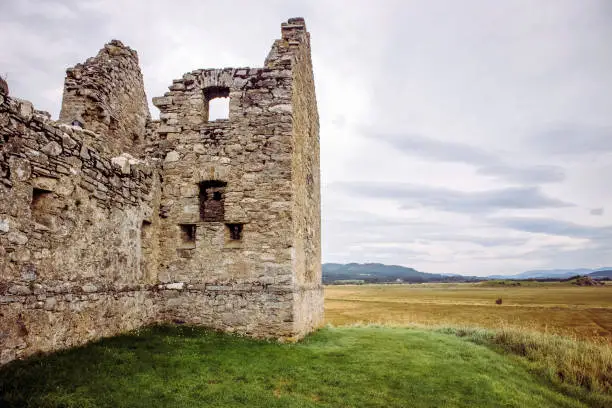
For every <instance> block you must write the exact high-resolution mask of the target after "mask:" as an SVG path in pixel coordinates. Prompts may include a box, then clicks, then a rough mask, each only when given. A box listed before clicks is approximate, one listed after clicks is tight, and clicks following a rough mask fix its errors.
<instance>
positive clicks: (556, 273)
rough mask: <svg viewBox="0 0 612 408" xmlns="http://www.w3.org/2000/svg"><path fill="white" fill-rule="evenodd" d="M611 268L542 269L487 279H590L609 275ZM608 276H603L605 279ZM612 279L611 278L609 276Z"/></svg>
mask: <svg viewBox="0 0 612 408" xmlns="http://www.w3.org/2000/svg"><path fill="white" fill-rule="evenodd" d="M611 271H612V268H597V269H588V268H578V269H542V270H533V271H526V272H522V273H519V274H516V275H490V276H488V278H489V279H567V278H571V277H572V276H576V275H589V276H591V277H600V276H599V275H598V274H602V273H603V274H605V273H611ZM606 276H610V275H603V276H601V277H606ZM610 277H612V276H610Z"/></svg>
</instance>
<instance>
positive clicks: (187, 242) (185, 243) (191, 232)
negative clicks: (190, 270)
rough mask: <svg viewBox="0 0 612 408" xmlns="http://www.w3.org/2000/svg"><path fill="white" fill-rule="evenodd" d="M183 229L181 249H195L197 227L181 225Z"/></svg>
mask: <svg viewBox="0 0 612 408" xmlns="http://www.w3.org/2000/svg"><path fill="white" fill-rule="evenodd" d="M179 226H180V227H181V248H195V243H196V225H195V224H180V225H179Z"/></svg>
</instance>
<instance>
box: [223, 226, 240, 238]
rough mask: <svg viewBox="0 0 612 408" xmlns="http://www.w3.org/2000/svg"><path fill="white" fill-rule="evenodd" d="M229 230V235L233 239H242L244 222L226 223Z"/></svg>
mask: <svg viewBox="0 0 612 408" xmlns="http://www.w3.org/2000/svg"><path fill="white" fill-rule="evenodd" d="M225 225H227V229H228V230H229V237H230V240H232V241H240V240H241V239H242V224H225Z"/></svg>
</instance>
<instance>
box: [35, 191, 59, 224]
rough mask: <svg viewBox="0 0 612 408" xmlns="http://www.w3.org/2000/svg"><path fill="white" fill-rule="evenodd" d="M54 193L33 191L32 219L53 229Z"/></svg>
mask: <svg viewBox="0 0 612 408" xmlns="http://www.w3.org/2000/svg"><path fill="white" fill-rule="evenodd" d="M53 201H54V200H53V192H51V191H49V190H43V189H40V188H34V189H33V190H32V205H31V207H30V208H31V210H32V218H34V221H36V222H37V223H38V224H42V225H45V226H47V227H51V226H52V224H53V212H54V211H53V204H54V203H53Z"/></svg>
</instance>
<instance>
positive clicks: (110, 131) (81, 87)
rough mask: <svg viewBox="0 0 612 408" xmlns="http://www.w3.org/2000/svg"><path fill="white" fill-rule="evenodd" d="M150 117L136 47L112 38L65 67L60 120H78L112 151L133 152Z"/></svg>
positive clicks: (118, 152)
mask: <svg viewBox="0 0 612 408" xmlns="http://www.w3.org/2000/svg"><path fill="white" fill-rule="evenodd" d="M148 120H150V114H149V107H148V104H147V98H146V95H145V90H144V83H143V79H142V73H141V71H140V67H139V65H138V55H137V54H136V51H134V50H132V49H130V48H129V47H126V46H125V45H123V44H122V43H121V41H117V40H113V41H111V42H110V43H108V44H106V45H105V46H104V48H102V49H101V50H100V52H98V55H97V56H95V57H92V58H89V59H88V60H87V61H85V63H83V64H77V65H75V66H74V67H72V68H68V69H67V70H66V79H65V81H64V96H63V100H62V109H61V112H60V121H61V122H63V123H67V124H72V123H76V122H80V123H81V124H82V126H83V127H84V128H85V129H88V130H91V131H92V132H93V133H94V135H95V137H98V138H100V139H101V141H103V142H104V143H105V144H106V145H107V146H108V149H109V150H110V151H111V152H112V153H113V154H115V155H117V154H120V153H121V152H130V153H135V152H136V148H138V147H139V146H140V145H141V144H142V142H143V141H144V137H145V125H146V123H147V121H148Z"/></svg>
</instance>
